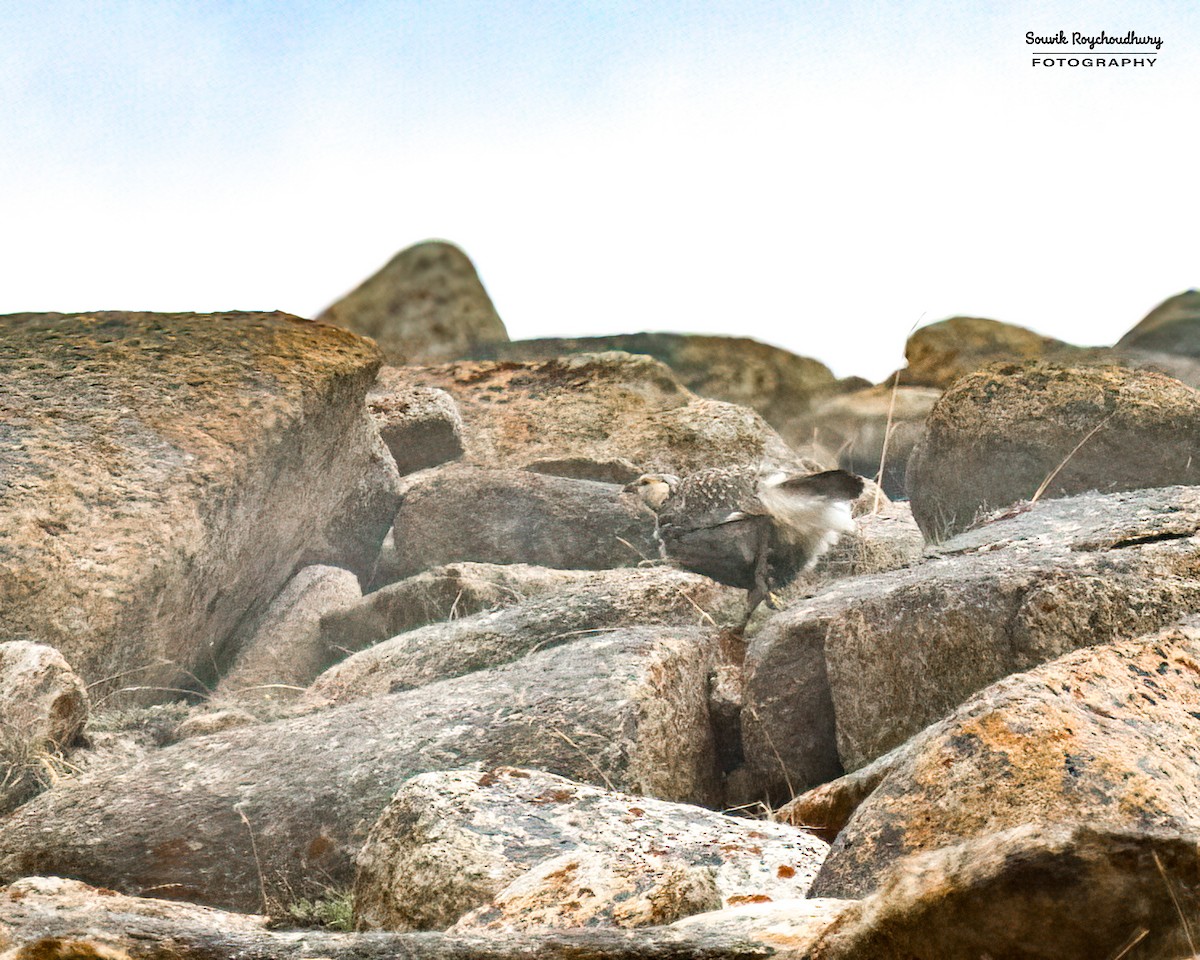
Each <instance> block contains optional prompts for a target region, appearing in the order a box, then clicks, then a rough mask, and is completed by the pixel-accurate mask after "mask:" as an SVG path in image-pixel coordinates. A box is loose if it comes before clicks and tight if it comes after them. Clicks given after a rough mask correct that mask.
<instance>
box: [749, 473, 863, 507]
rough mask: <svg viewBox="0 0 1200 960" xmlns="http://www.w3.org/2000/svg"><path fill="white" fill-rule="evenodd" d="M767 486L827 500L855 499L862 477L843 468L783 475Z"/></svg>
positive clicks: (861, 487)
mask: <svg viewBox="0 0 1200 960" xmlns="http://www.w3.org/2000/svg"><path fill="white" fill-rule="evenodd" d="M767 486H768V487H770V488H773V489H778V490H780V491H782V492H785V493H789V494H799V495H804V496H812V497H824V498H825V499H827V500H855V499H857V498H858V497H859V496H860V495H861V494H862V492H863V478H862V477H856V476H855V475H854V474H852V473H847V472H846V471H845V470H826V471H825V472H824V473H810V474H806V475H804V476H795V477H784V478H783V479H782V480H779V481H777V482H773V483H772V482H768V484H767ZM760 492H761V490H760Z"/></svg>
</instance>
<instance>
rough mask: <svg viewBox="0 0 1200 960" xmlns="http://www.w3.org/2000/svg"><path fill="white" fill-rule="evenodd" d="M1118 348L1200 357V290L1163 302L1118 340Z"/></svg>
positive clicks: (1180, 294)
mask: <svg viewBox="0 0 1200 960" xmlns="http://www.w3.org/2000/svg"><path fill="white" fill-rule="evenodd" d="M1117 347H1118V349H1120V348H1122V347H1124V348H1130V349H1136V350H1149V351H1152V352H1156V353H1169V354H1179V355H1182V356H1185V357H1200V290H1188V291H1185V292H1184V293H1179V294H1176V295H1175V296H1173V297H1169V298H1168V299H1166V300H1164V301H1163V302H1162V303H1160V304H1159V305H1158V306H1157V307H1155V308H1154V309H1153V310H1151V311H1150V312H1149V313H1148V314H1146V316H1145V317H1144V318H1143V319H1142V321H1141V322H1140V323H1139V324H1138V325H1137V326H1136V327H1134V328H1133V329H1132V330H1130V331H1129V332H1128V333H1127V334H1125V336H1123V337H1122V338H1121V339H1120V340H1118V341H1117Z"/></svg>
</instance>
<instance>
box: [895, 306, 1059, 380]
mask: <svg viewBox="0 0 1200 960" xmlns="http://www.w3.org/2000/svg"><path fill="white" fill-rule="evenodd" d="M1076 352H1081V351H1080V348H1079V347H1074V346H1072V345H1071V344H1069V343H1064V342H1063V341H1062V340H1055V339H1054V338H1053V337H1044V336H1042V335H1041V334H1040V333H1034V332H1033V331H1032V330H1027V329H1025V328H1024V327H1018V326H1016V325H1015V324H1012V323H1001V322H1000V321H999V320H984V319H981V318H979V317H950V319H948V320H941V321H939V322H937V323H931V324H929V326H927V327H921V329H920V330H917V331H916V332H915V333H913V335H912V336H910V337H909V338H908V343H906V344H905V345H904V356H905V359H906V360H908V366H907V367H905V368H904V370H902V371H901V373H900V382H901V383H903V384H906V385H910V386H922V387H936V388H937V389H939V390H946V389H948V388H949V387H950V386H951V385H953V383H954V382H955V381H956V380H958V379H959V378H960V377H964V376H966V375H967V374H968V373H974V372H975V371H976V370H978V369H979V368H980V367H984V366H986V365H987V364H989V363H997V362H1008V363H1012V362H1019V361H1022V360H1034V359H1038V358H1046V357H1055V358H1057V359H1061V360H1069V357H1070V356H1071V355H1072V354H1074V353H1076ZM888 382H889V383H890V382H891V380H890V379H889V380H888Z"/></svg>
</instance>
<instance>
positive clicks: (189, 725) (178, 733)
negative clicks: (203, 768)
mask: <svg viewBox="0 0 1200 960" xmlns="http://www.w3.org/2000/svg"><path fill="white" fill-rule="evenodd" d="M254 723H258V718H257V717H256V716H254V714H252V713H250V712H249V711H247V710H241V709H238V708H237V707H228V708H225V709H218V710H208V711H205V712H203V713H197V714H193V715H192V716H190V717H188V718H187V719H186V720H184V721H183V722H181V723H180V724H179V726H178V727H176V728H175V737H174V739H175V740H186V739H187V738H188V737H207V736H208V735H209V734H211V733H221V732H223V731H225V730H235V729H237V728H238V727H246V726H250V725H251V724H254Z"/></svg>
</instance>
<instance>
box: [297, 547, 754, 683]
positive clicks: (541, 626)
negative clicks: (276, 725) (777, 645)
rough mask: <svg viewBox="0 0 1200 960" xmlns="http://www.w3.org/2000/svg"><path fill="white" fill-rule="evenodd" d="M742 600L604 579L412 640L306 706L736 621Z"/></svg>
mask: <svg viewBox="0 0 1200 960" xmlns="http://www.w3.org/2000/svg"><path fill="white" fill-rule="evenodd" d="M744 609H745V600H744V597H743V594H742V591H739V590H735V589H733V588H732V587H725V586H722V585H721V584H719V583H715V582H714V581H712V580H709V579H708V578H707V577H701V576H699V575H697V574H694V573H687V572H685V571H683V570H676V569H673V568H670V567H657V568H648V569H641V570H602V571H597V572H594V573H591V574H589V575H588V576H587V577H586V578H583V579H580V580H578V581H576V582H574V583H571V584H570V585H564V586H561V587H560V588H559V589H557V590H556V591H554V593H552V594H551V595H549V596H543V597H537V598H534V599H530V600H526V601H524V602H523V603H519V604H516V605H514V606H511V607H506V608H504V609H501V610H497V611H494V612H485V613H477V614H475V615H474V616H470V617H464V618H462V619H458V620H452V621H449V622H445V623H434V624H429V625H428V626H425V627H421V628H419V629H416V630H411V631H409V632H407V633H402V634H400V635H398V636H395V637H392V638H390V639H388V640H384V641H382V642H380V643H377V644H375V645H374V646H372V647H368V648H367V649H365V650H363V651H361V652H359V653H356V654H354V655H353V656H351V657H348V658H347V659H345V660H343V661H342V662H341V663H338V664H336V665H335V666H333V667H330V668H329V669H328V670H326V671H325V672H324V673H323V674H321V676H319V677H318V678H317V679H316V680H315V681H314V682H313V684H312V686H311V687H309V689H308V691H307V692H306V693H305V694H304V697H303V698H302V699H303V701H304V702H306V703H308V704H318V705H324V704H326V703H330V702H332V703H344V702H347V701H349V700H357V699H360V698H362V697H371V696H376V695H378V694H381V693H394V692H396V691H397V690H405V689H410V688H412V687H419V686H423V685H425V684H427V683H433V682H434V681H437V680H444V679H446V678H448V677H456V676H460V675H461V674H464V673H470V672H471V671H472V670H482V669H485V668H487V667H494V666H498V665H500V664H502V663H508V662H510V661H513V660H516V659H518V658H520V657H522V656H524V655H525V654H527V653H530V652H532V651H534V650H545V649H547V648H550V647H556V646H559V645H561V644H564V643H572V642H573V641H575V640H578V639H579V638H580V637H589V636H597V635H600V634H603V633H606V632H609V631H613V630H621V629H625V628H628V627H648V626H653V625H662V624H672V625H676V626H688V627H697V628H701V629H704V628H706V627H707V628H708V629H709V631H710V632H716V626H717V625H718V624H724V623H728V622H731V621H736V620H737V619H738V617H739V614H740V613H741V612H742V611H743V610H744Z"/></svg>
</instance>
